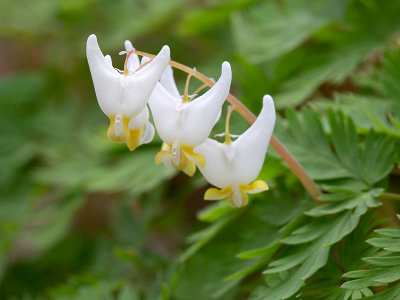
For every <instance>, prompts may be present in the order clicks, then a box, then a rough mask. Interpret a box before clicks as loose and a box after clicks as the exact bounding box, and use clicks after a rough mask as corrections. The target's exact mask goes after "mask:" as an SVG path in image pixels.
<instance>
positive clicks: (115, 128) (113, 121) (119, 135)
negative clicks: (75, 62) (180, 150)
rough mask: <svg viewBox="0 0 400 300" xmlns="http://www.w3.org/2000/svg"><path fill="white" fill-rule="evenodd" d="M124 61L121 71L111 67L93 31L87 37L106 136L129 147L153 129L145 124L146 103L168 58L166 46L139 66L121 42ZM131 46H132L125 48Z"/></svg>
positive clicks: (148, 138) (142, 140)
mask: <svg viewBox="0 0 400 300" xmlns="http://www.w3.org/2000/svg"><path fill="white" fill-rule="evenodd" d="M125 46H126V48H127V51H126V54H127V60H126V63H125V67H124V71H119V70H117V69H115V68H113V66H112V61H111V57H110V56H109V55H107V56H104V55H103V53H102V52H101V50H100V48H99V45H98V43H97V38H96V36H95V35H94V34H92V35H90V36H89V38H88V40H87V46H86V55H87V59H88V62H89V68H90V72H91V74H92V78H93V83H94V88H95V92H96V96H97V100H98V102H99V105H100V108H101V110H102V111H103V112H104V113H105V114H106V115H107V116H108V117H109V119H110V127H109V128H108V131H107V136H108V138H109V139H110V140H112V141H114V142H120V143H122V142H125V143H126V144H127V145H128V147H129V149H130V150H134V149H135V148H136V147H137V146H139V145H140V144H142V143H146V142H149V141H151V139H152V138H153V135H154V128H152V126H151V127H150V125H149V123H148V115H149V112H148V109H147V107H146V105H147V102H148V100H149V98H150V95H151V93H152V92H153V89H154V87H155V86H156V84H157V82H158V80H159V79H160V77H161V75H162V73H163V72H164V70H165V68H166V66H167V65H168V62H169V60H170V51H169V47H168V46H164V47H163V48H162V49H161V51H160V53H159V54H158V55H157V56H156V57H155V58H154V59H153V60H152V61H151V62H150V63H148V64H146V65H145V66H142V67H140V64H139V59H138V57H137V56H136V55H135V54H133V47H131V44H130V43H129V42H128V43H125ZM129 48H132V49H129Z"/></svg>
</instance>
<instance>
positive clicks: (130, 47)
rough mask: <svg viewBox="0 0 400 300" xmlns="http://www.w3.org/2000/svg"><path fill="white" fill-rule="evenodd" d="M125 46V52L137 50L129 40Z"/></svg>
mask: <svg viewBox="0 0 400 300" xmlns="http://www.w3.org/2000/svg"><path fill="white" fill-rule="evenodd" d="M124 46H125V50H126V51H132V50H135V48H134V47H133V45H132V43H131V41H129V40H126V41H125V42H124Z"/></svg>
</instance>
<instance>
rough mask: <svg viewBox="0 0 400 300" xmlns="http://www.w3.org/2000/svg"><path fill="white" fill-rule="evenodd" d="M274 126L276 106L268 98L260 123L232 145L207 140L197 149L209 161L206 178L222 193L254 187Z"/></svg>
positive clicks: (258, 120) (204, 171)
mask: <svg viewBox="0 0 400 300" xmlns="http://www.w3.org/2000/svg"><path fill="white" fill-rule="evenodd" d="M274 125H275V108H274V102H273V100H272V98H271V96H269V95H267V96H264V100H263V108H262V110H261V113H260V115H259V116H258V118H257V120H256V121H255V122H254V124H253V125H252V126H251V127H250V128H249V129H248V130H247V131H246V132H244V133H243V134H242V135H241V136H240V137H239V138H238V139H237V140H236V141H234V142H233V143H232V144H230V145H227V144H225V143H218V142H217V141H215V140H212V139H207V140H206V141H205V142H204V143H203V144H202V145H200V146H198V147H197V148H195V152H197V153H200V154H201V155H203V156H204V157H205V159H206V167H205V168H204V170H201V169H200V171H201V173H202V174H203V176H204V177H205V178H206V179H207V181H208V182H209V183H211V184H213V185H215V186H217V187H219V188H220V189H222V188H226V187H228V186H232V187H235V186H239V185H241V184H249V183H251V182H252V181H253V180H254V179H256V177H257V176H258V174H259V173H260V170H261V168H262V165H263V162H264V158H265V154H266V151H267V147H268V143H269V140H270V139H271V135H272V131H273V129H274Z"/></svg>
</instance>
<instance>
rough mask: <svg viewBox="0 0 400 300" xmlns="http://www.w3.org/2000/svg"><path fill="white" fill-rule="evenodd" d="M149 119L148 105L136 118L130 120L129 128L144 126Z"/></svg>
mask: <svg viewBox="0 0 400 300" xmlns="http://www.w3.org/2000/svg"><path fill="white" fill-rule="evenodd" d="M148 121H149V109H148V108H147V106H145V108H144V109H143V110H142V111H141V112H140V113H139V114H138V115H137V116H136V117H134V118H132V119H130V120H129V123H128V128H129V129H131V130H133V129H140V128H142V127H144V126H145V125H146V124H147V122H148Z"/></svg>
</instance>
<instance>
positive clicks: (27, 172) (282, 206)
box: [0, 0, 400, 300]
mask: <svg viewBox="0 0 400 300" xmlns="http://www.w3.org/2000/svg"><path fill="white" fill-rule="evenodd" d="M399 16H400V1H396V0H391V1H379V0H316V1H313V0H308V1H306V0H269V1H268V0H265V1H261V0H259V1H257V0H234V1H211V0H197V1H196V0H177V1H162V0H135V1H134V0H119V1H107V0H57V1H56V0H54V1H49V0H34V1H28V0H19V1H11V0H2V1H1V3H0V53H1V59H0V60H1V63H0V189H1V190H0V192H1V193H0V198H1V199H0V299H120V300H122V299H124V300H125V299H159V298H160V297H162V298H163V299H168V297H172V298H173V299H242V298H244V297H245V296H246V295H247V294H248V291H249V290H251V289H252V286H253V285H256V284H258V279H254V278H253V279H252V281H250V282H247V283H245V284H244V285H241V286H240V285H239V282H240V280H232V281H223V280H222V279H223V278H224V277H225V276H228V275H230V274H231V273H232V272H233V271H235V270H237V269H240V268H242V267H244V266H246V264H248V262H247V261H240V260H237V259H236V258H235V257H234V256H235V254H236V253H237V252H239V251H243V250H246V249H250V248H251V247H257V246H262V245H263V244H265V243H266V241H267V240H269V239H273V238H274V236H275V235H276V232H277V229H276V228H277V226H281V225H283V224H285V222H287V221H288V220H289V219H290V218H292V217H293V216H295V215H298V214H299V213H301V212H302V211H304V210H305V209H306V208H308V207H310V205H311V200H310V199H309V198H308V197H307V196H306V195H305V192H304V191H303V189H302V188H301V186H300V185H299V184H298V182H297V180H296V179H295V178H294V177H293V175H290V174H289V172H288V170H287V168H286V167H285V166H284V165H283V164H282V162H281V161H280V160H279V159H278V157H277V155H276V154H275V153H274V152H273V151H270V150H269V153H270V154H271V155H270V157H269V158H268V159H267V162H266V165H267V167H265V168H264V169H263V172H262V174H261V175H260V178H261V179H265V180H267V181H268V182H269V183H270V185H271V184H272V186H273V187H279V186H285V189H284V190H286V188H287V189H291V191H290V192H289V191H286V192H285V191H281V192H268V193H265V195H264V194H263V195H259V196H256V197H255V198H254V199H259V200H265V201H254V205H253V204H251V206H252V208H251V209H250V210H251V211H252V212H251V214H252V217H251V218H247V217H246V214H250V213H249V211H245V212H243V213H242V212H235V213H236V214H244V216H242V217H241V218H244V219H242V220H244V221H243V222H235V223H234V225H230V226H229V227H228V228H224V229H223V230H225V231H224V232H223V233H221V234H220V235H219V238H218V239H217V241H215V243H214V244H213V245H212V247H205V248H204V249H201V251H200V252H199V253H198V254H197V256H194V257H193V258H189V259H188V260H187V261H186V257H187V258H188V257H190V256H191V253H190V252H189V253H188V252H185V253H186V256H185V255H184V256H183V258H182V256H180V254H181V253H182V252H183V250H184V249H185V247H186V242H185V240H186V238H187V236H188V235H189V234H190V233H192V232H194V230H196V229H199V228H203V224H202V223H201V222H199V220H198V218H199V214H198V212H199V210H200V209H202V208H204V207H205V206H206V205H207V204H208V203H205V201H203V200H202V197H203V193H204V191H205V189H206V188H207V185H206V183H205V181H204V180H203V179H202V178H201V176H200V175H199V174H196V176H195V177H194V178H191V179H189V178H188V177H186V176H184V175H182V174H177V173H176V172H175V171H173V170H171V169H167V168H166V167H164V166H155V165H154V163H153V161H154V155H155V154H156V153H157V151H159V147H160V140H159V139H158V138H156V139H155V141H154V142H152V143H151V144H149V145H145V146H142V147H140V148H139V149H138V150H136V151H135V152H133V153H131V152H129V151H128V149H127V148H126V147H125V146H124V145H119V144H113V143H111V142H110V141H108V140H107V138H106V130H107V127H108V119H107V117H106V116H105V115H103V113H102V112H101V110H100V108H99V107H98V104H97V101H96V97H95V93H94V89H93V85H92V81H91V76H90V73H89V68H88V65H87V61H86V57H85V46H86V39H87V37H88V36H89V35H90V34H92V33H94V34H96V35H97V37H98V41H99V44H100V47H101V49H102V51H103V53H104V54H106V53H108V54H110V55H111V56H112V58H113V63H114V66H115V67H119V68H122V66H123V62H124V57H123V56H119V55H118V52H119V51H121V50H123V42H124V40H125V39H129V40H131V41H132V42H133V44H134V46H135V47H136V48H137V49H139V50H142V51H146V52H150V53H157V52H158V51H159V49H161V47H162V45H164V44H167V45H169V46H170V48H171V58H172V59H173V60H176V61H179V62H181V63H184V64H186V65H188V66H191V67H193V66H195V67H196V68H197V69H198V70H199V71H200V72H202V73H204V74H206V75H208V76H210V77H213V78H218V77H219V73H220V66H221V63H222V62H223V61H224V60H228V61H230V62H231V64H232V68H233V84H232V88H231V92H232V93H234V94H235V95H237V96H239V97H240V99H241V100H242V101H243V102H244V103H245V104H246V105H247V106H248V107H249V108H250V109H251V110H252V111H253V112H254V113H258V112H259V110H260V108H261V99H262V96H263V95H264V94H266V93H268V94H271V95H272V96H273V97H274V99H275V102H276V106H277V108H278V109H279V111H280V112H283V111H284V109H286V108H299V107H301V106H303V105H307V106H310V105H311V106H312V107H314V108H315V109H317V110H319V111H324V109H325V108H326V107H338V105H339V106H340V107H343V109H344V110H345V113H347V114H349V115H351V116H352V117H354V120H355V122H356V124H357V126H358V129H359V130H360V131H361V132H362V131H363V130H364V131H365V130H367V129H371V128H375V129H376V130H378V131H381V132H387V133H388V132H389V133H390V131H391V130H392V129H391V127H390V125H388V124H386V123H385V124H383V125H382V124H380V123H377V122H374V120H372V119H371V115H369V114H368V110H363V109H359V108H360V105H361V104H360V103H363V105H364V106H366V107H367V108H368V109H373V111H374V112H376V114H379V110H382V111H384V112H385V111H386V110H388V109H389V110H393V111H394V108H396V109H397V108H399V107H400V106H398V105H399V104H398V101H397V102H390V101H389V100H388V101H383V100H382V99H388V98H390V96H391V94H390V93H389V94H385V93H375V92H376V91H377V90H378V92H379V86H378V85H377V80H376V78H378V77H379V76H380V75H379V72H378V71H377V70H380V69H381V66H382V61H384V56H385V55H386V56H387V57H394V60H395V61H397V59H398V57H400V56H399V50H398V49H399V44H400V31H399V30H400V18H399ZM377 72H378V73H377ZM175 74H176V78H177V81H178V85H180V86H181V87H182V86H183V84H184V80H185V75H184V74H182V73H181V72H179V71H176V72H175ZM376 76H378V77H376ZM379 78H380V77H379ZM397 84H398V82H397ZM199 85H200V83H198V82H195V80H193V85H192V88H193V90H194V89H195V87H197V86H199ZM393 89H394V90H395V91H394V92H393V93H396V92H398V87H396V84H393ZM393 89H392V90H393ZM396 89H397V91H396ZM388 90H389V89H388ZM363 93H364V94H365V93H367V94H368V95H369V96H371V97H369V98H368V97H363V96H360V95H361V94H363ZM393 93H392V94H393ZM373 95H374V97H375V98H373ZM377 95H378V96H377ZM396 95H398V94H396ZM357 97H358V98H357ZM376 97H378V98H379V100H380V101H381V102H374V100H376ZM333 99H335V101H333ZM357 100H359V101H358V102H357ZM344 102H345V104H343V105H342V104H341V103H344ZM377 103H378V104H377ZM375 121H376V120H375ZM222 123H223V121H222V122H221V124H218V125H217V128H216V129H215V132H221V131H223V126H222V125H223V124H222ZM277 126H278V129H279V127H280V125H277ZM232 127H233V130H232V131H233V133H240V132H242V131H243V130H245V129H246V128H247V125H246V123H245V122H244V121H243V120H242V119H241V118H240V117H239V116H238V115H234V116H233V120H232ZM393 132H394V133H393ZM396 134H398V132H397V133H396V131H394V130H392V135H393V136H396ZM397 137H398V136H397ZM309 170H311V169H309ZM311 172H312V170H311ZM316 173H318V171H316ZM316 173H315V172H314V174H313V175H315V176H314V178H315V177H318V176H320V174H321V173H318V174H316ZM320 177H321V176H320ZM322 177H323V176H322ZM322 179H323V178H322ZM267 199H268V201H267ZM277 199H279V203H278V200H277ZM294 203H296V205H294ZM221 210H222V211H225V210H229V208H227V207H225V206H221ZM202 212H204V210H202ZM279 212H282V214H279ZM196 214H197V217H196ZM200 219H201V215H200ZM204 220H206V222H210V220H207V217H204V218H203V221H204ZM228 221H229V220H228ZM218 224H219V223H218ZM241 224H242V225H241ZM212 230H216V229H215V228H214V229H212ZM212 230H211V231H212ZM212 236H213V235H210V238H212ZM260 236H262V237H263V238H262V239H261V238H260ZM197 238H198V237H197ZM192 241H196V237H193V238H192ZM189 242H190V238H189ZM205 243H206V242H204V244H205ZM200 247H202V245H200V246H198V248H200ZM196 250H197V249H192V250H191V251H193V253H194V252H196ZM179 258H180V259H179ZM182 261H185V263H182ZM182 274H183V275H182ZM193 291H197V292H196V295H193Z"/></svg>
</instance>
